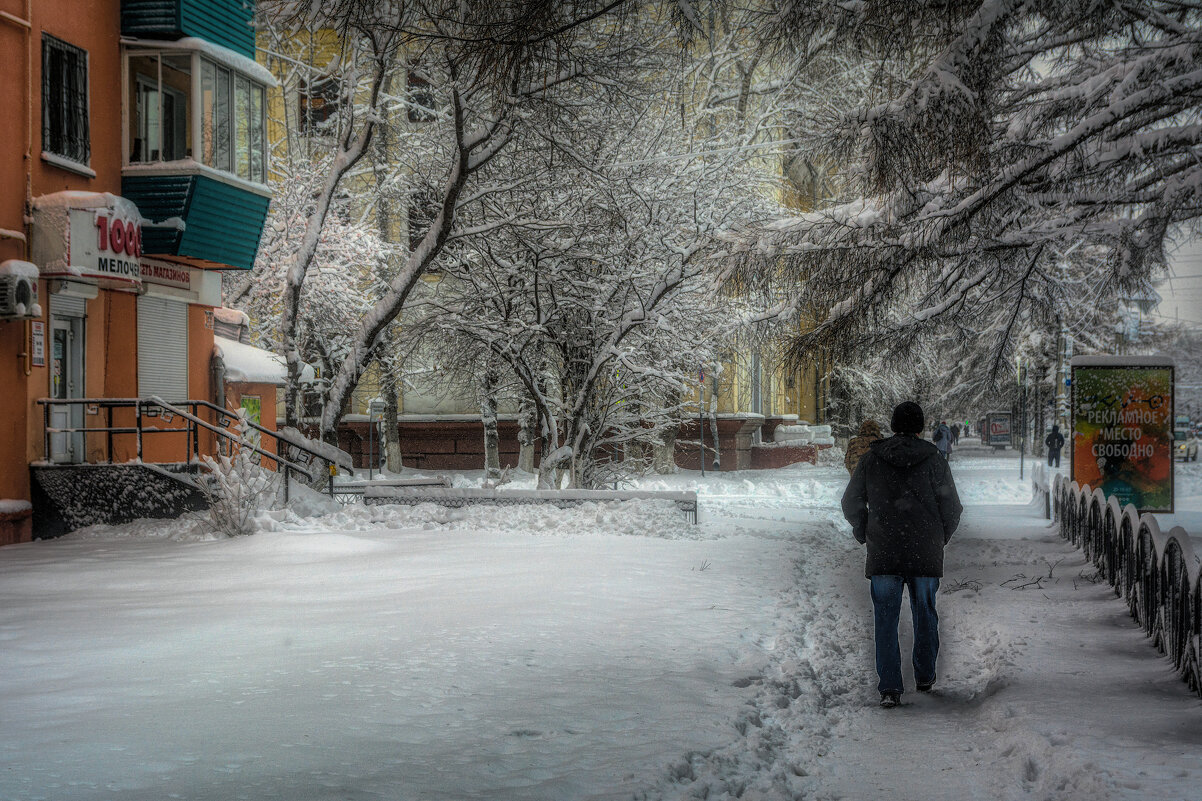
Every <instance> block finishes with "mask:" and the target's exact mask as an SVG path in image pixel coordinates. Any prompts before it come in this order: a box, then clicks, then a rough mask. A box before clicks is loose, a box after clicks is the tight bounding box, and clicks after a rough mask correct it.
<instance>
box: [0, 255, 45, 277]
mask: <svg viewBox="0 0 1202 801" xmlns="http://www.w3.org/2000/svg"><path fill="white" fill-rule="evenodd" d="M39 274H40V273H39V272H38V266H37V265H36V264H34V263H32V262H28V261H21V260H20V259H5V260H4V261H3V262H0V275H20V276H24V277H25V278H37V277H38V275H39Z"/></svg>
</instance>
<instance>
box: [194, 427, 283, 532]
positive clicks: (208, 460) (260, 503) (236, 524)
mask: <svg viewBox="0 0 1202 801" xmlns="http://www.w3.org/2000/svg"><path fill="white" fill-rule="evenodd" d="M259 459H260V457H259V456H258V454H256V453H255V452H254V451H252V450H251V449H250V448H239V449H238V450H237V452H235V453H234V454H233V455H232V456H224V455H218V456H217V458H213V457H211V456H202V457H201V463H202V464H203V465H204V466H205V468H207V469H208V471H209V472H208V476H207V479H208V480H207V481H203V482H202V483H201V491H202V492H204V495H205V499H206V500H207V501H208V503H209V520H210V521H211V522H212V523H213V526H214V528H216V529H217V530H218V531H220V532H223V533H224V534H225V535H226V536H228V537H240V536H244V535H246V534H253V533H254V531H255V516H256V515H257V514H258V513H259V512H261V511H263V510H265V509H269V508H271V507H272V506H273V505H274V503H275V499H276V496H277V495H278V493H279V487H280V476H279V474H278V473H273V472H271V471H270V470H266V469H264V467H263V466H262V464H260V462H259Z"/></svg>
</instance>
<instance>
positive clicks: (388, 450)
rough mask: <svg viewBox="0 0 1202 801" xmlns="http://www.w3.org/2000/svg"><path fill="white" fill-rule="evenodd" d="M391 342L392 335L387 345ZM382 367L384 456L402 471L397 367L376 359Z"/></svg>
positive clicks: (388, 463)
mask: <svg viewBox="0 0 1202 801" xmlns="http://www.w3.org/2000/svg"><path fill="white" fill-rule="evenodd" d="M388 344H391V337H389V338H387V339H386V340H385V345H386V346H387V345H388ZM376 364H377V365H378V366H379V368H380V396H381V397H382V398H383V399H384V457H385V460H386V464H387V467H388V469H389V470H390V471H391V472H393V473H399V472H401V426H400V421H399V420H398V419H397V408H398V407H399V406H400V405H401V398H400V392H399V390H398V387H397V376H396V370H395V368H393V369H390V368H389V367H388V366H387V365H386V364H385V363H384V362H383V361H379V360H377V361H376Z"/></svg>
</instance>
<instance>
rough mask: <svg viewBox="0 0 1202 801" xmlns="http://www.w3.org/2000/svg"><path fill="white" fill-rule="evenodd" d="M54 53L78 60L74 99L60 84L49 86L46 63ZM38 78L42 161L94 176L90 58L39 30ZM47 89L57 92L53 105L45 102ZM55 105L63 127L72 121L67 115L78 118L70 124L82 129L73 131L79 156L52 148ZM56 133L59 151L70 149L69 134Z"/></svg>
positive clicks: (78, 49)
mask: <svg viewBox="0 0 1202 801" xmlns="http://www.w3.org/2000/svg"><path fill="white" fill-rule="evenodd" d="M54 50H57V51H58V52H59V53H62V54H71V55H73V56H76V57H77V58H78V59H79V65H78V66H76V67H75V73H76V77H79V78H80V79H81V83H82V87H78V88H77V89H76V97H75V98H70V97H68V87H66V86H65V85H64V84H59V85H57V86H54V87H52V85H51V82H50V69H49V66H50V64H49V60H50V55H51V52H52V51H54ZM41 77H42V160H43V161H46V162H48V163H50V164H54V165H55V166H58V167H62V168H64V169H68V170H76V171H79V172H83V173H84V174H87V175H92V176H95V173H94V172H93V171H92V170H91V164H92V126H91V113H92V102H91V97H92V88H91V81H92V70H91V61H90V56H89V53H88V51H87V50H84V49H83V48H82V47H79V46H78V45H73V44H71V43H70V42H68V41H66V40H64V39H60V38H58V37H57V36H54V35H53V34H49V33H46V32H45V31H43V32H42V76H41ZM51 88H54V90H55V91H57V92H60V93H61V94H60V96H59V97H58V98H57V100H58V101H59V102H58V103H57V104H53V103H50V102H48V101H49V100H50V99H51V98H50V96H49V92H48V90H50V89H51ZM72 100H75V101H78V104H77V106H75V107H72V106H73V104H72V103H71V102H70V101H72ZM55 105H57V106H58V110H59V112H60V113H62V114H63V124H64V126H65V127H67V128H70V127H73V126H72V121H71V120H68V119H67V115H68V114H69V113H72V112H74V113H75V114H77V115H79V118H78V120H75V121H74V123H75V126H78V127H79V128H81V129H82V131H81V132H77V135H78V137H79V139H80V143H79V147H80V149H81V150H82V153H79V152H77V153H67V152H60V151H59V150H55V149H54V145H55V144H56V143H55V142H53V141H52V140H53V137H52V135H51V119H50V116H51V107H52V106H55ZM58 134H59V138H60V140H61V141H60V142H59V143H58V144H60V145H62V148H61V149H62V150H63V151H66V150H70V146H69V145H68V144H67V142H66V140H67V139H69V138H70V133H69V131H59V132H58ZM81 156H82V157H81Z"/></svg>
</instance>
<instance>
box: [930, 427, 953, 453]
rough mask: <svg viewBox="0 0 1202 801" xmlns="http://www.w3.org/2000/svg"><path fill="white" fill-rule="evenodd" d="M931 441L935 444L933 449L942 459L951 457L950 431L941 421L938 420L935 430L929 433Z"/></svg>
mask: <svg viewBox="0 0 1202 801" xmlns="http://www.w3.org/2000/svg"><path fill="white" fill-rule="evenodd" d="M931 441H932V442H934V443H935V447H936V448H938V449H939V452H940V453H941V454H943V458H944V459H948V458H950V457H951V455H952V430H951V429H950V428H948V427H947V423H945V422H944V421H943V420H940V421H939V425H937V426H935V430H934V431H933V432H931Z"/></svg>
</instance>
